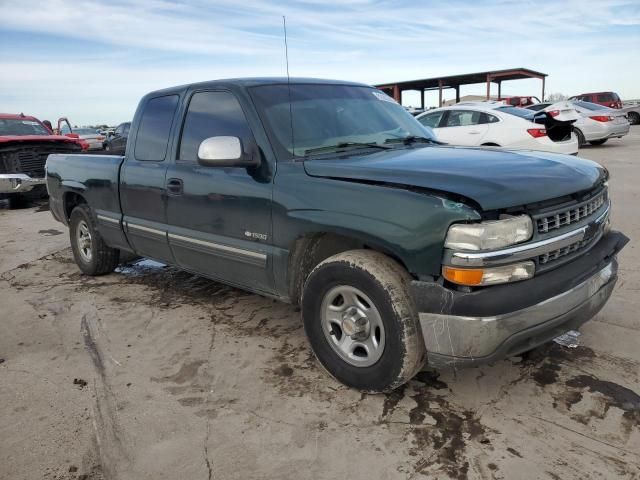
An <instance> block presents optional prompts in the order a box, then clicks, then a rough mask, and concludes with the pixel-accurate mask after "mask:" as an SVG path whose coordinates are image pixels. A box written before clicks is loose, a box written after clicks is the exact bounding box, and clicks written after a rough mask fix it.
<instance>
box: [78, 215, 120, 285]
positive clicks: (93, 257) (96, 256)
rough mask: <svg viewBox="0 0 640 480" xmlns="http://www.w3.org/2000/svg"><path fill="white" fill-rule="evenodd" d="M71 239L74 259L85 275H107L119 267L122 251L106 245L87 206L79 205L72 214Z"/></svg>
mask: <svg viewBox="0 0 640 480" xmlns="http://www.w3.org/2000/svg"><path fill="white" fill-rule="evenodd" d="M69 239H70V241H71V250H72V251H73V258H74V259H75V261H76V264H77V265H78V268H80V270H81V271H82V273H84V274H85V275H91V276H96V275H105V274H107V273H111V272H113V271H114V270H115V268H116V267H117V266H118V263H119V260H120V250H118V249H117V248H111V247H109V246H107V245H106V244H105V243H104V240H102V237H101V236H100V233H99V232H98V230H97V229H96V223H95V219H94V217H93V214H92V212H91V209H90V208H89V206H88V205H87V204H81V205H78V206H77V207H75V208H74V209H73V211H72V212H71V220H70V222H69Z"/></svg>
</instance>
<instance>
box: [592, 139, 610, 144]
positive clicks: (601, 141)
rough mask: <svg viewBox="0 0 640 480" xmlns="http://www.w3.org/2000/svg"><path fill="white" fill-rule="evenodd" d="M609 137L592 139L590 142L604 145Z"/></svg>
mask: <svg viewBox="0 0 640 480" xmlns="http://www.w3.org/2000/svg"><path fill="white" fill-rule="evenodd" d="M607 140H608V139H607V138H603V139H602V140H592V141H591V142H589V143H590V144H591V145H602V144H604V143H605V142H606V141H607Z"/></svg>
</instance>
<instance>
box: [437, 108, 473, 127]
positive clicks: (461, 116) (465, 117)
mask: <svg viewBox="0 0 640 480" xmlns="http://www.w3.org/2000/svg"><path fill="white" fill-rule="evenodd" d="M481 113H482V112H476V111H472V110H450V111H449V116H448V117H447V123H446V124H445V127H467V126H469V125H478V124H479V123H480V114H481Z"/></svg>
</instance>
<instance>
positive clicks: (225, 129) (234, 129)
mask: <svg viewBox="0 0 640 480" xmlns="http://www.w3.org/2000/svg"><path fill="white" fill-rule="evenodd" d="M216 136H231V137H238V138H239V139H240V142H241V143H242V145H243V146H246V145H247V144H248V143H249V142H250V141H252V139H253V134H252V133H251V129H250V128H249V124H248V123H247V119H246V118H245V116H244V112H243V111H242V107H240V103H238V100H237V99H236V97H234V96H233V95H232V94H231V93H229V92H197V93H195V94H194V95H193V96H192V97H191V101H190V102H189V108H188V109H187V114H186V116H185V119H184V125H183V127H182V135H181V138H180V148H179V151H178V160H181V161H187V162H196V161H197V160H198V148H199V147H200V143H202V141H203V140H204V139H206V138H209V137H216Z"/></svg>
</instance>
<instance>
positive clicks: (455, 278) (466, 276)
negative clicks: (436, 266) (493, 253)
mask: <svg viewBox="0 0 640 480" xmlns="http://www.w3.org/2000/svg"><path fill="white" fill-rule="evenodd" d="M442 275H444V278H446V279H447V280H449V281H450V282H452V283H457V284H458V285H480V284H481V283H482V277H483V276H484V270H483V269H481V268H454V267H448V266H444V267H442Z"/></svg>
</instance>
